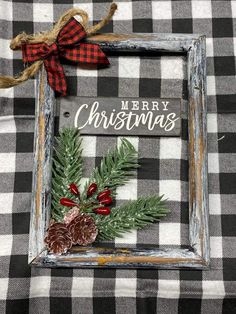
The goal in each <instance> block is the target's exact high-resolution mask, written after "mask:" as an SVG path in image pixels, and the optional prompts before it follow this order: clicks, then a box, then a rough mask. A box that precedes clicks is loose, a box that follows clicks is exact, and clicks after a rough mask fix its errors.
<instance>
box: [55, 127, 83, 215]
mask: <svg viewBox="0 0 236 314" xmlns="http://www.w3.org/2000/svg"><path fill="white" fill-rule="evenodd" d="M55 141H56V142H55V147H54V158H53V167H52V218H54V219H55V220H57V221H60V220H62V219H63V216H64V215H65V213H66V212H67V211H68V210H69V209H70V208H68V207H65V206H62V205H60V199H61V198H62V197H69V198H70V199H75V196H73V195H71V193H70V190H69V185H70V184H71V183H72V182H73V183H75V184H76V185H77V186H79V183H80V180H81V178H82V167H83V160H82V157H81V154H82V149H81V143H82V139H81V137H80V136H79V132H78V130H77V129H75V128H64V129H62V130H61V131H60V132H59V136H58V137H57V138H56V139H55Z"/></svg>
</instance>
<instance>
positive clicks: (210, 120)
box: [207, 113, 218, 133]
mask: <svg viewBox="0 0 236 314" xmlns="http://www.w3.org/2000/svg"><path fill="white" fill-rule="evenodd" d="M217 131H218V130H217V113H208V114H207V132H208V133H217Z"/></svg>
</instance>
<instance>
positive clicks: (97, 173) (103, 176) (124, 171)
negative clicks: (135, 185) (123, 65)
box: [82, 138, 139, 199]
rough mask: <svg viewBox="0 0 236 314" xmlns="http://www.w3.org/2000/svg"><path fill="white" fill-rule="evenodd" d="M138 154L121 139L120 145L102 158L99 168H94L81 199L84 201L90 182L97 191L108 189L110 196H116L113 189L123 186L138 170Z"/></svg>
mask: <svg viewBox="0 0 236 314" xmlns="http://www.w3.org/2000/svg"><path fill="white" fill-rule="evenodd" d="M137 159H138V153H137V151H136V149H135V148H134V146H133V145H132V144H131V143H130V142H129V141H128V140H127V139H125V138H122V140H121V145H120V146H119V147H115V148H114V149H113V150H112V149H110V150H109V151H108V152H107V154H106V155H105V156H104V157H103V158H102V160H101V164H100V166H99V167H96V168H95V169H94V171H93V173H92V176H91V177H90V179H89V180H88V181H87V182H86V184H85V187H84V193H83V196H82V198H83V199H86V191H87V188H88V186H89V185H90V184H91V183H92V182H96V184H97V186H98V191H103V190H104V189H105V188H109V189H110V190H111V191H112V195H113V196H114V195H115V194H116V192H115V189H116V188H117V187H118V186H121V185H124V184H125V183H126V182H128V180H129V179H130V177H132V176H133V175H134V170H135V169H136V168H138V166H139V165H138V163H137Z"/></svg>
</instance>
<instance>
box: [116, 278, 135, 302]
mask: <svg viewBox="0 0 236 314" xmlns="http://www.w3.org/2000/svg"><path fill="white" fill-rule="evenodd" d="M136 287H137V279H136V278H116V284H115V297H130V298H132V297H133V298H135V297H136Z"/></svg>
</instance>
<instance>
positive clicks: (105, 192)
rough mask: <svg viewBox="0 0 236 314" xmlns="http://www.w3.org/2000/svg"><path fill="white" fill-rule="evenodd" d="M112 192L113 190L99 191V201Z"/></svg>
mask: <svg viewBox="0 0 236 314" xmlns="http://www.w3.org/2000/svg"><path fill="white" fill-rule="evenodd" d="M110 194H111V190H104V191H102V192H100V193H98V197H97V199H98V200H99V201H101V200H102V199H103V198H105V197H107V196H109V195H110Z"/></svg>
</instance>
